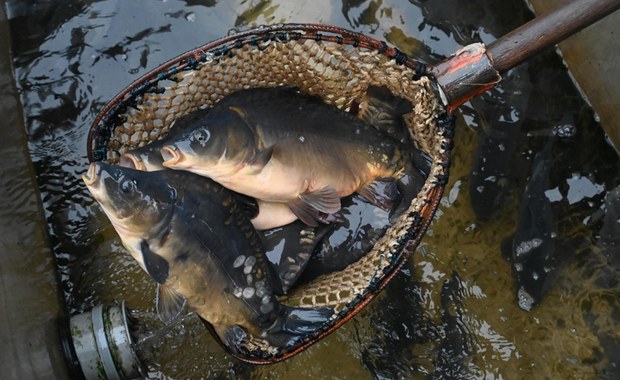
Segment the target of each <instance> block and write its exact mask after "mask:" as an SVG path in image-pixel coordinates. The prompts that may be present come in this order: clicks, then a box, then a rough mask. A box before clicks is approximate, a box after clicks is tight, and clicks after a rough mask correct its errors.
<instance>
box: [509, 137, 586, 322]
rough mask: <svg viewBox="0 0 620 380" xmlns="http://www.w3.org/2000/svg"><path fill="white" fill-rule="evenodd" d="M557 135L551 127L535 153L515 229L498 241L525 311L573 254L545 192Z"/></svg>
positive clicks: (545, 289) (533, 303)
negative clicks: (550, 130) (539, 148)
mask: <svg viewBox="0 0 620 380" xmlns="http://www.w3.org/2000/svg"><path fill="white" fill-rule="evenodd" d="M573 128H574V127H573ZM558 136H560V135H558V132H556V131H555V130H554V134H553V135H552V136H551V137H549V139H548V141H547V142H546V144H545V146H544V148H543V149H542V151H540V152H539V153H537V154H536V157H535V159H534V163H533V165H532V175H531V176H530V179H529V182H528V184H527V187H526V190H525V195H524V198H523V200H522V202H521V207H520V209H519V219H518V221H517V228H516V231H515V233H514V235H512V236H510V237H508V238H507V239H505V241H504V242H502V253H503V254H504V256H506V258H507V259H508V260H509V261H510V262H511V264H512V268H513V273H514V276H515V279H516V283H517V301H518V304H519V306H520V307H521V308H522V309H524V310H527V311H530V310H532V308H533V307H534V306H536V305H537V304H539V303H540V302H541V301H542V299H543V297H544V296H545V295H546V294H547V293H548V291H549V289H550V287H551V285H552V283H553V281H554V280H555V278H556V277H557V274H558V271H559V270H560V268H561V266H562V264H563V263H564V262H565V261H566V260H567V259H568V258H569V257H570V256H571V255H572V254H573V253H574V249H573V247H572V245H571V244H570V242H569V241H566V240H565V239H562V238H561V237H559V236H558V232H557V228H556V219H555V216H554V212H553V206H552V204H551V201H550V200H549V197H548V195H547V194H546V192H547V191H548V190H550V187H551V186H550V175H551V167H552V163H553V154H552V153H553V146H554V143H555V141H556V139H557V137H558Z"/></svg>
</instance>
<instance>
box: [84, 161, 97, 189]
mask: <svg viewBox="0 0 620 380" xmlns="http://www.w3.org/2000/svg"><path fill="white" fill-rule="evenodd" d="M99 174H101V166H99V165H98V164H97V163H96V162H91V163H90V166H89V167H88V171H87V172H86V174H84V175H82V180H83V181H84V183H85V184H86V186H93V185H95V183H96V182H97V180H98V179H99Z"/></svg>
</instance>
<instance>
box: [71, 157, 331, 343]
mask: <svg viewBox="0 0 620 380" xmlns="http://www.w3.org/2000/svg"><path fill="white" fill-rule="evenodd" d="M197 179H200V180H201V181H197ZM83 180H84V182H85V183H86V185H87V187H88V189H89V190H90V192H91V193H92V194H93V196H94V197H95V199H96V200H97V201H98V202H99V203H100V204H101V206H102V208H103V210H104V211H105V213H106V214H107V216H108V217H109V219H110V221H111V222H112V225H113V226H114V228H115V229H116V231H117V232H118V234H119V236H120V237H121V240H122V242H123V244H124V245H125V247H126V248H127V249H128V250H129V252H130V254H131V255H132V256H133V257H134V258H135V259H136V261H137V262H138V263H139V264H140V265H141V266H142V268H143V269H144V270H145V271H146V272H147V273H148V274H149V275H150V276H151V277H152V278H153V279H154V280H155V281H156V282H157V283H158V284H159V288H158V296H159V302H158V305H157V306H158V312H160V313H161V314H162V315H163V316H164V319H171V318H174V317H175V316H176V315H178V313H179V312H180V309H181V308H182V306H183V301H184V300H187V304H188V305H189V307H190V308H191V309H192V310H194V311H195V312H196V313H197V314H198V315H199V316H200V317H201V318H203V320H205V321H206V322H208V324H209V325H210V326H212V328H213V331H214V332H215V334H216V335H217V337H218V338H219V339H220V340H221V341H222V342H223V343H224V344H225V345H226V347H228V348H229V349H231V351H232V352H233V353H239V352H243V353H245V352H246V351H244V350H247V344H248V342H253V344H254V346H255V345H256V343H255V342H256V341H259V342H265V345H266V346H267V347H273V346H277V347H283V346H287V345H289V344H292V343H294V342H295V341H296V340H297V339H299V338H300V337H301V336H303V335H304V334H306V333H308V332H312V331H314V330H315V329H317V328H319V327H320V326H321V325H322V324H323V323H325V322H326V321H327V320H328V319H329V318H330V317H331V316H332V314H333V310H332V309H330V308H293V307H289V306H286V305H283V304H281V303H280V302H278V300H277V299H276V295H277V294H281V293H282V291H281V285H280V281H279V279H278V278H277V276H276V275H275V273H274V271H273V268H272V267H271V266H270V264H269V263H268V262H267V258H266V256H265V251H264V249H263V247H262V245H261V243H260V240H259V237H258V235H257V233H256V231H255V230H254V228H253V227H252V225H251V223H250V220H249V217H248V216H247V213H246V212H244V210H243V207H244V205H243V203H240V202H238V201H237V198H236V196H235V194H234V193H233V192H231V191H229V190H228V189H225V188H224V187H222V186H221V185H219V184H217V183H215V182H213V181H211V180H209V179H207V178H201V177H198V176H196V175H194V174H192V173H187V172H183V171H173V170H163V171H157V172H144V171H138V170H132V169H128V168H125V167H120V166H111V165H107V164H104V163H93V164H91V166H90V168H89V170H88V173H87V174H86V175H85V176H84V177H83ZM254 346H251V347H254Z"/></svg>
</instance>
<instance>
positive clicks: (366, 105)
mask: <svg viewBox="0 0 620 380" xmlns="http://www.w3.org/2000/svg"><path fill="white" fill-rule="evenodd" d="M412 110H413V106H412V104H411V102H409V101H408V100H406V99H403V98H401V97H400V96H396V95H394V94H392V92H391V91H390V90H389V89H388V88H387V87H384V86H381V87H379V86H370V87H368V91H367V93H366V97H365V98H364V100H362V102H361V103H360V104H359V114H358V116H359V118H360V119H361V120H363V121H365V122H366V123H368V124H370V125H372V126H373V127H375V128H376V129H378V130H379V131H381V132H383V133H385V134H387V135H388V136H390V137H392V138H395V139H396V140H399V141H401V142H404V141H407V139H408V136H407V128H406V127H405V123H404V122H403V117H402V116H403V115H404V114H406V113H409V112H411V111H412Z"/></svg>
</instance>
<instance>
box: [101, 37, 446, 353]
mask: <svg viewBox="0 0 620 380" xmlns="http://www.w3.org/2000/svg"><path fill="white" fill-rule="evenodd" d="M369 41H370V42H369ZM390 49H391V50H388V49H387V47H386V45H385V43H380V42H378V41H375V40H369V39H367V37H362V36H361V35H351V34H346V33H345V34H338V33H337V32H336V31H334V30H333V29H330V30H329V34H318V33H316V31H312V32H308V31H307V30H304V29H303V28H299V29H298V30H295V31H292V32H291V31H290V30H287V31H286V32H278V31H275V32H274V31H273V30H272V31H270V32H269V33H265V32H264V31H262V32H261V31H258V32H255V33H254V34H252V33H246V34H245V35H244V36H242V37H239V38H237V39H235V38H228V39H227V40H226V41H224V42H218V43H213V44H211V45H205V47H204V48H201V49H197V50H195V51H192V52H188V53H187V54H186V55H184V56H181V57H179V58H178V59H176V60H173V61H171V62H168V63H166V64H164V65H162V66H160V68H159V69H156V70H154V71H153V72H151V73H150V74H147V75H146V76H145V77H143V78H141V79H140V80H138V81H137V82H135V83H134V84H133V86H130V88H128V89H127V90H126V91H124V92H123V93H121V94H120V95H119V96H117V98H115V99H114V100H113V101H112V102H111V103H110V104H109V105H108V106H107V107H106V109H104V111H103V112H102V114H101V115H100V117H99V118H98V119H97V121H96V122H95V124H94V125H93V128H92V129H91V136H90V139H89V140H90V141H91V146H90V155H91V159H95V160H107V161H109V162H111V163H116V162H118V159H119V157H120V156H121V155H122V154H123V153H124V152H126V151H128V150H131V149H134V148H137V147H140V146H143V145H145V144H148V143H149V142H152V141H155V140H157V139H159V138H162V137H163V136H165V135H166V134H167V133H168V131H169V130H170V128H173V127H174V126H173V124H174V121H175V120H176V119H178V118H179V117H181V116H183V115H185V114H187V113H189V112H192V111H194V110H196V109H198V108H205V107H212V106H213V105H214V104H215V103H217V102H218V101H219V100H220V99H222V98H223V97H225V96H226V95H228V94H231V93H233V92H235V91H238V90H240V89H245V88H251V87H275V86H295V87H298V88H299V89H300V90H301V91H302V92H304V93H307V94H310V95H317V96H320V97H321V98H322V99H324V101H325V102H326V103H329V104H333V105H335V106H336V107H339V108H341V109H345V110H349V108H350V107H351V106H352V105H353V104H354V103H355V102H359V101H361V99H362V98H363V97H364V95H365V93H366V91H367V89H368V87H369V86H371V85H377V86H386V87H388V88H389V89H390V90H391V91H392V93H393V94H394V95H397V96H400V97H403V98H405V99H407V100H409V101H411V103H412V104H413V106H414V109H413V111H412V112H410V113H408V114H406V115H405V117H404V119H405V122H406V125H407V127H408V129H409V132H410V136H411V139H412V141H413V142H414V143H415V145H416V146H417V147H418V148H419V149H421V150H422V151H424V152H426V153H427V154H429V155H430V157H431V158H432V166H431V171H430V175H429V176H428V179H427V180H426V183H425V184H424V186H423V188H422V190H421V191H420V193H419V195H418V197H417V198H416V199H414V200H413V202H412V204H411V205H410V207H409V209H408V210H407V212H405V213H404V214H403V217H401V218H400V220H398V221H397V222H396V223H394V224H393V225H391V226H390V227H389V228H388V230H387V231H386V233H385V234H384V236H383V237H382V238H380V239H379V240H378V241H377V243H376V244H375V245H374V247H373V248H372V250H371V251H370V252H368V254H367V255H365V256H364V257H363V258H362V259H360V260H359V261H357V262H356V263H353V264H351V265H349V266H348V267H347V268H345V269H344V270H342V271H339V272H335V273H329V274H325V275H323V276H321V277H319V278H317V279H315V280H314V281H312V282H310V283H308V284H304V285H303V286H300V287H297V288H294V289H293V290H292V292H291V293H290V294H289V295H288V296H287V298H286V299H284V300H282V302H284V303H286V304H289V305H292V306H301V307H315V306H331V307H334V309H335V310H336V311H337V313H336V314H335V315H334V318H333V319H332V321H331V322H330V324H329V325H327V326H325V328H324V329H323V331H317V332H316V333H315V334H311V335H312V336H309V337H308V341H311V340H313V339H314V340H316V339H317V337H320V336H322V335H324V333H325V332H329V331H331V330H330V329H333V328H335V327H337V326H336V325H337V324H338V323H339V322H342V320H346V319H348V318H350V317H351V316H352V314H355V313H356V312H357V311H359V309H361V307H363V304H364V302H365V301H367V300H368V299H369V298H372V297H373V296H374V294H375V293H376V292H377V291H378V290H379V289H380V288H381V287H382V286H384V285H385V283H386V282H387V280H388V279H389V277H390V275H391V274H393V273H394V272H395V270H396V269H397V267H398V266H399V265H400V264H402V262H403V261H404V260H405V259H406V256H407V254H408V251H410V250H411V249H405V247H406V245H407V243H409V244H410V245H411V241H412V240H414V241H418V240H419V239H420V238H421V235H422V234H423V232H424V230H425V228H426V226H427V224H428V222H429V221H430V218H431V217H432V214H433V212H434V209H435V207H436V203H437V200H438V199H437V198H438V197H439V195H441V190H442V188H443V185H444V183H445V179H446V178H447V169H448V166H449V151H450V146H451V137H452V129H451V125H452V124H451V123H450V122H447V120H448V119H447V117H445V116H442V115H445V109H444V107H443V106H442V103H441V101H440V100H439V99H438V98H437V97H436V95H435V90H434V88H433V83H432V81H431V79H430V78H428V77H427V76H425V75H424V73H423V72H420V71H421V70H423V69H422V66H421V65H419V64H415V65H414V64H412V62H413V61H411V60H405V59H403V55H402V53H399V52H398V51H397V50H395V49H393V48H390ZM399 54H400V55H399ZM416 65H417V66H416ZM430 206H432V207H430ZM409 248H411V246H410V247H409ZM258 346H259V347H260V344H258ZM249 351H256V347H254V346H253V347H252V348H251V349H249ZM264 351H265V352H268V354H266V355H263V356H274V357H277V356H279V357H286V352H276V351H278V350H275V351H274V349H273V348H269V349H267V348H265V350H264ZM288 351H290V352H293V351H295V350H291V349H288ZM274 352H275V353H274ZM258 356H260V355H258ZM246 359H247V358H246Z"/></svg>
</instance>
